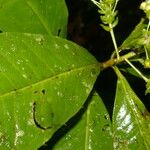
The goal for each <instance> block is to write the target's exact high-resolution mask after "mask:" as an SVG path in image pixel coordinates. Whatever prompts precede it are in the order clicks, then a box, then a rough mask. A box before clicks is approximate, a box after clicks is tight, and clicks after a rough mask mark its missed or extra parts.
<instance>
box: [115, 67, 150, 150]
mask: <svg viewBox="0 0 150 150" xmlns="http://www.w3.org/2000/svg"><path fill="white" fill-rule="evenodd" d="M115 71H116V74H117V76H118V82H117V91H116V97H115V105H114V112H113V122H112V124H113V134H114V148H115V149H117V150H118V149H119V150H127V149H139V150H148V149H150V142H149V141H150V114H149V112H148V111H147V110H146V108H145V106H144V104H143V103H142V102H141V101H140V99H139V98H138V97H137V96H136V94H135V93H134V92H133V90H132V89H131V87H130V85H129V84H128V82H127V81H126V79H125V78H124V77H123V75H122V74H121V73H120V71H119V70H118V69H117V68H115Z"/></svg>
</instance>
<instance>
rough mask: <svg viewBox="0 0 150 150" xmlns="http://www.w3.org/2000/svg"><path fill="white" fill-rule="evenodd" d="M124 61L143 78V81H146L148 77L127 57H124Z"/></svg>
mask: <svg viewBox="0 0 150 150" xmlns="http://www.w3.org/2000/svg"><path fill="white" fill-rule="evenodd" d="M125 61H126V62H127V63H128V64H129V65H130V66H131V67H132V68H133V69H134V71H135V72H137V73H138V74H139V75H140V76H141V77H142V78H143V79H144V80H145V82H147V81H148V79H147V78H146V77H145V76H144V75H143V74H142V73H141V72H140V71H139V70H138V69H137V68H136V67H135V66H134V65H133V64H132V63H131V62H130V61H129V60H128V59H126V58H125Z"/></svg>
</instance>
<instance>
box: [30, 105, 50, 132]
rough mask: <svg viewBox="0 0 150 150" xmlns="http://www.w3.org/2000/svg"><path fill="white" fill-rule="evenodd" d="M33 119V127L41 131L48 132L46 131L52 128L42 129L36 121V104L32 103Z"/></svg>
mask: <svg viewBox="0 0 150 150" xmlns="http://www.w3.org/2000/svg"><path fill="white" fill-rule="evenodd" d="M33 119H34V123H35V125H36V126H37V127H38V128H40V129H42V130H48V129H51V128H52V126H49V127H43V126H42V125H40V123H39V122H38V121H37V120H36V102H34V103H33Z"/></svg>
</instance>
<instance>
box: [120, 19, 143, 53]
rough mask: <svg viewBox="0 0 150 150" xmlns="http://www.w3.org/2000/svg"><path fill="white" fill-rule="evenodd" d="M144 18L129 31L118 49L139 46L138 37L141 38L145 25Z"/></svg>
mask: <svg viewBox="0 0 150 150" xmlns="http://www.w3.org/2000/svg"><path fill="white" fill-rule="evenodd" d="M144 21H145V20H144V19H142V20H141V21H140V23H139V24H138V25H137V26H136V27H135V29H134V30H133V31H132V32H131V34H130V35H129V36H128V37H127V38H126V40H125V41H124V42H123V44H122V45H121V46H120V48H119V49H121V50H124V49H132V48H134V49H135V48H139V47H141V44H140V43H139V40H140V38H143V29H144V27H145V24H144Z"/></svg>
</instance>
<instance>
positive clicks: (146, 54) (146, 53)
mask: <svg viewBox="0 0 150 150" xmlns="http://www.w3.org/2000/svg"><path fill="white" fill-rule="evenodd" d="M144 50H145V56H146V59H149V56H148V52H147V49H146V47H145V46H144Z"/></svg>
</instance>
